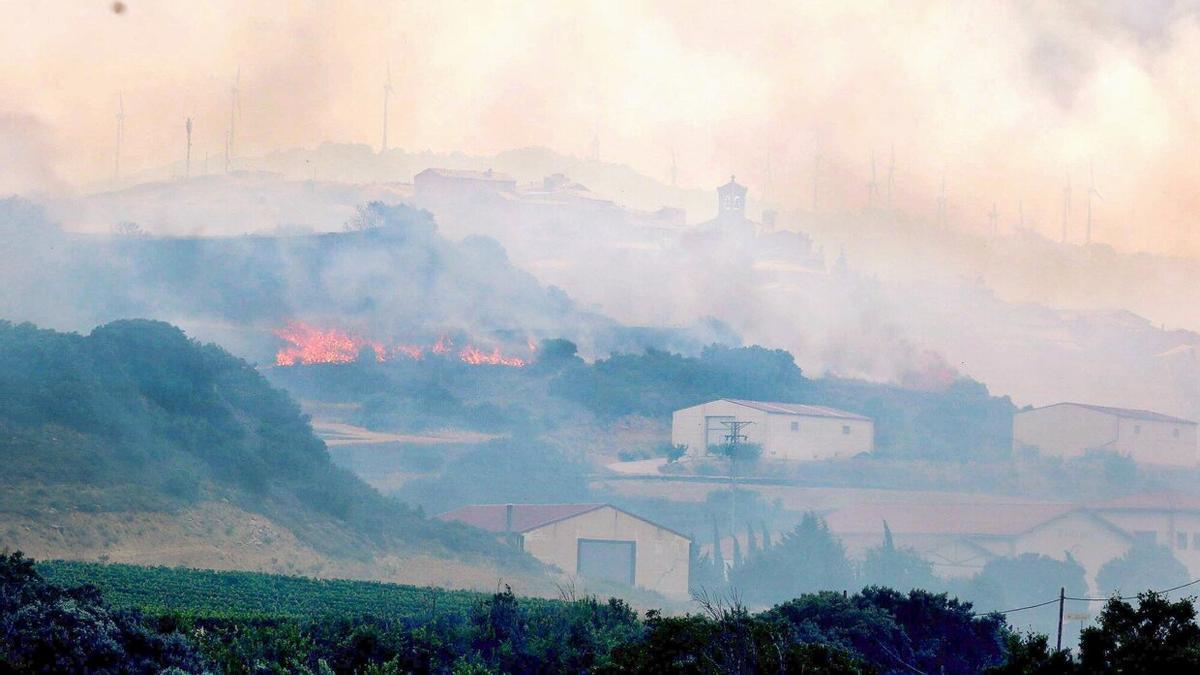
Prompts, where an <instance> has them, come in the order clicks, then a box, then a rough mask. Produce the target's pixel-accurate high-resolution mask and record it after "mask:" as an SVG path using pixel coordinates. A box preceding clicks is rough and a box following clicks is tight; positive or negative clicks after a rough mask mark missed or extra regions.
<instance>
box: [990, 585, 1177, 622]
mask: <svg viewBox="0 0 1200 675" xmlns="http://www.w3.org/2000/svg"><path fill="white" fill-rule="evenodd" d="M1196 584H1200V579H1193V580H1191V581H1189V582H1187V583H1186V584H1180V585H1178V586H1172V587H1171V588H1165V589H1163V590H1161V591H1147V592H1149V593H1154V594H1156V595H1166V594H1167V593H1172V592H1174V591H1178V590H1180V589H1183V588H1187V587H1188V586H1195V585H1196ZM1138 597H1139V596H1138V595H1117V596H1112V597H1108V598H1076V597H1072V596H1069V595H1065V596H1063V597H1062V598H1061V600H1075V601H1078V602H1108V601H1109V600H1136V599H1138ZM1059 600H1060V598H1051V599H1050V600H1046V601H1045V602H1039V603H1037V604H1034V605H1025V606H1024V607H1014V608H1013V609H1000V610H995V611H991V612H976V613H975V616H986V615H988V614H1012V613H1014V612H1024V611H1025V610H1027V609H1037V608H1038V607H1045V606H1046V605H1053V604H1054V603H1056V602H1059Z"/></svg>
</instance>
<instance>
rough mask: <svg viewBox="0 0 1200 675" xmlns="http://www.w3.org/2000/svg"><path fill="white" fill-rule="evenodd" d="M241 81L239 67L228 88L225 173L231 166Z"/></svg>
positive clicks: (240, 103) (239, 106) (239, 107)
mask: <svg viewBox="0 0 1200 675" xmlns="http://www.w3.org/2000/svg"><path fill="white" fill-rule="evenodd" d="M241 81H242V69H241V68H240V67H239V68H238V69H237V71H236V72H235V73H234V74H233V86H231V87H230V88H229V131H228V132H227V133H226V134H225V173H229V167H230V166H232V164H233V142H234V139H235V138H236V131H237V123H236V122H237V118H238V117H239V116H240V115H241V112H242V100H241V96H240V90H239V85H240V83H241Z"/></svg>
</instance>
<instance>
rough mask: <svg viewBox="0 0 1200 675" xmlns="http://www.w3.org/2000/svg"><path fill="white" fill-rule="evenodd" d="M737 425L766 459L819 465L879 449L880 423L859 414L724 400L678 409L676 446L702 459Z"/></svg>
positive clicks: (674, 421) (673, 424) (674, 432)
mask: <svg viewBox="0 0 1200 675" xmlns="http://www.w3.org/2000/svg"><path fill="white" fill-rule="evenodd" d="M739 422H741V423H748V424H737V425H736V426H737V427H738V428H739V429H740V432H739V433H740V435H742V436H743V438H740V439H739V442H741V443H753V444H757V445H761V446H762V449H763V453H762V457H763V458H764V459H777V460H792V461H804V460H817V459H834V458H840V457H852V456H854V455H857V454H859V453H862V452H870V451H871V450H873V449H874V448H875V423H874V422H873V421H872V420H871V418H869V417H864V416H862V415H857V414H855V413H851V412H846V411H844V410H837V409H834V408H826V407H823V406H815V405H804V404H800V403H769V402H764V401H744V400H740V399H733V398H722V399H718V400H716V401H709V402H708V403H702V404H700V405H695V406H692V407H690V408H684V409H682V410H676V411H675V413H674V414H673V415H672V418H671V443H673V444H675V445H684V446H687V448H688V454H689V455H691V456H694V457H700V456H703V455H705V454H707V453H708V450H709V448H710V447H712V446H715V445H722V444H725V443H728V442H730V438H729V436H730V434H731V431H730V429H731V428H733V427H734V426H735V423H739Z"/></svg>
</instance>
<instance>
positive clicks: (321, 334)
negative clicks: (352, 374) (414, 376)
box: [275, 321, 533, 368]
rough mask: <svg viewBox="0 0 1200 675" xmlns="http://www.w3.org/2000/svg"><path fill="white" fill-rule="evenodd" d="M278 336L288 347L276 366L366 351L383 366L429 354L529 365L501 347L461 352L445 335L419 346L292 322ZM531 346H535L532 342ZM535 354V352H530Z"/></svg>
mask: <svg viewBox="0 0 1200 675" xmlns="http://www.w3.org/2000/svg"><path fill="white" fill-rule="evenodd" d="M275 335H276V336H277V337H279V338H280V339H281V340H283V341H284V342H285V343H287V344H286V345H285V346H284V347H282V348H280V349H279V351H277V352H276V353H275V365H277V366H295V365H313V364H318V363H350V362H352V361H355V360H357V359H358V358H359V357H360V356H359V355H360V354H362V353H363V352H364V351H368V352H369V353H373V354H374V355H375V360H376V361H379V362H384V361H391V360H395V359H410V360H421V359H423V358H424V357H425V354H426V352H427V351H428V352H429V353H432V354H435V355H438V356H441V357H445V358H452V357H454V356H457V357H458V360H459V361H462V362H463V363H466V364H469V365H473V366H480V365H488V366H508V367H510V368H521V367H524V366H525V365H527V364H528V363H529V360H528V359H526V358H520V357H516V356H509V355H505V354H504V353H503V352H501V351H500V348H499V347H492V348H491V349H490V350H488V349H483V348H480V347H477V346H475V345H473V344H467V345H464V346H463V347H461V348H458V347H456V346H455V344H454V339H453V338H452V337H450V336H449V335H442V336H441V337H439V338H438V339H437V342H435V343H433V344H432V345H430V346H429V347H426V346H424V345H419V344H407V343H384V342H380V341H378V340H371V339H368V338H364V337H361V336H359V335H355V334H353V333H348V332H345V331H341V330H338V329H336V328H318V327H316V326H312V325H309V324H307V323H304V322H301V321H289V322H288V323H287V325H285V326H284V327H282V328H278V329H276V330H275ZM529 344H530V345H533V342H532V341H530V343H529ZM530 351H533V348H532V347H531V348H530Z"/></svg>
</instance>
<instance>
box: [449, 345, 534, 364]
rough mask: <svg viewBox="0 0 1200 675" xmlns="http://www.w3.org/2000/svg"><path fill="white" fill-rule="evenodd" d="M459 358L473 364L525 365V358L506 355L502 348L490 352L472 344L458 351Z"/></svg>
mask: <svg viewBox="0 0 1200 675" xmlns="http://www.w3.org/2000/svg"><path fill="white" fill-rule="evenodd" d="M458 360H459V361H462V362H463V363H469V364H471V365H473V366H479V365H489V366H512V367H514V368H521V367H523V366H524V365H525V359H519V358H517V357H515V356H504V355H503V354H501V353H500V350H499V349H498V348H497V349H493V350H492V351H491V352H490V353H489V352H485V351H482V350H480V349H477V348H475V347H473V346H471V345H467V346H466V347H463V348H462V351H460V352H459V353H458Z"/></svg>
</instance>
